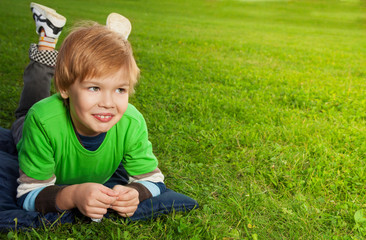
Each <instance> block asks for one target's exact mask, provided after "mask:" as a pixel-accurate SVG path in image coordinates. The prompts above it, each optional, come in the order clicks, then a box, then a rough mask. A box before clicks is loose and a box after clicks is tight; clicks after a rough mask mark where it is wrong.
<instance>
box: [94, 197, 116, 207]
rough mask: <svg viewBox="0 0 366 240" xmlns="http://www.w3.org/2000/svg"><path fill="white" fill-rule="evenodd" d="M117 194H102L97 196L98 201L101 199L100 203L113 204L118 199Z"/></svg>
mask: <svg viewBox="0 0 366 240" xmlns="http://www.w3.org/2000/svg"><path fill="white" fill-rule="evenodd" d="M117 198H118V197H117V196H113V197H111V196H109V195H107V194H100V195H99V196H98V197H97V201H99V202H100V203H102V204H104V205H105V206H107V208H108V206H110V205H111V204H113V203H114V202H115V201H116V200H117Z"/></svg>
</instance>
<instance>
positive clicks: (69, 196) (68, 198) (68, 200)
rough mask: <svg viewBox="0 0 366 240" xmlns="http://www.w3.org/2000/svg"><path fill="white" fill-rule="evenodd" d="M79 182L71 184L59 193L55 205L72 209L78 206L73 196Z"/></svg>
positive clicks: (60, 208)
mask: <svg viewBox="0 0 366 240" xmlns="http://www.w3.org/2000/svg"><path fill="white" fill-rule="evenodd" d="M78 185H79V184H75V185H70V186H67V187H65V188H63V189H62V190H60V191H59V192H58V193H57V196H56V201H55V205H56V206H57V208H58V209H59V210H70V209H73V208H76V204H75V202H74V200H73V196H75V194H74V192H75V189H76V188H77V187H78Z"/></svg>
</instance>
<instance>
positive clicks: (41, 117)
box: [17, 94, 158, 184]
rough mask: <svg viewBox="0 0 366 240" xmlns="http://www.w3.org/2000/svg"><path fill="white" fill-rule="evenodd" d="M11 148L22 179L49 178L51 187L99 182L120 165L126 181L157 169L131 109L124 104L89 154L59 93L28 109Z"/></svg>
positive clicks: (143, 130)
mask: <svg viewBox="0 0 366 240" xmlns="http://www.w3.org/2000/svg"><path fill="white" fill-rule="evenodd" d="M17 148H18V155H19V167H20V169H21V170H22V171H23V172H24V173H25V174H26V175H27V176H29V177H31V178H34V179H37V180H46V179H49V178H51V177H52V175H53V174H55V175H56V184H78V183H85V182H95V183H105V182H106V181H107V180H108V179H109V178H110V177H111V176H112V174H113V173H114V172H115V171H116V169H117V167H118V165H119V164H120V162H121V161H122V163H123V166H124V168H125V169H126V171H127V172H128V174H129V175H131V176H134V175H140V174H144V173H148V172H151V171H153V170H154V169H155V168H156V167H157V165H158V161H157V159H156V157H155V156H154V154H153V152H152V146H151V143H150V142H149V140H148V132H147V127H146V123H145V120H144V118H143V116H142V114H141V113H140V112H139V111H138V110H137V109H136V108H135V107H134V106H133V105H131V104H129V105H128V108H127V110H126V112H125V113H124V114H123V117H122V118H121V119H120V121H119V122H118V123H117V124H116V125H114V126H113V127H112V128H111V129H110V130H109V131H108V132H107V134H106V136H105V139H104V141H103V143H102V144H101V145H100V146H99V148H98V149H97V150H95V151H89V150H87V149H85V148H84V147H83V146H82V145H81V144H80V142H79V140H78V138H77V136H76V134H75V132H74V129H73V127H72V123H71V117H70V114H69V110H68V109H67V108H66V107H65V106H64V104H63V101H62V98H61V97H60V95H59V94H55V95H53V96H51V97H48V98H46V99H43V100H41V101H40V102H38V103H36V104H34V105H33V107H32V108H31V109H30V110H29V112H28V114H27V116H26V118H25V121H24V127H23V137H22V139H21V140H20V142H19V143H18V145H17Z"/></svg>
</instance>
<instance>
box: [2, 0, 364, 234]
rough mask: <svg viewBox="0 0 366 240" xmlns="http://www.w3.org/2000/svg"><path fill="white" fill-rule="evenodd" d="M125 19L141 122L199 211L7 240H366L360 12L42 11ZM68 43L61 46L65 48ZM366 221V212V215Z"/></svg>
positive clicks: (147, 4)
mask: <svg viewBox="0 0 366 240" xmlns="http://www.w3.org/2000/svg"><path fill="white" fill-rule="evenodd" d="M29 3H30V2H29V1H23V0H17V1H11V0H2V1H0V20H1V24H0V55H1V57H0V84H1V85H0V89H1V91H0V108H1V111H0V126H2V127H6V128H9V127H10V125H11V123H12V121H13V120H14V117H13V112H14V110H15V108H16V106H17V102H18V99H19V96H20V93H21V89H22V72H23V69H24V68H25V66H26V64H27V62H28V57H27V51H28V47H29V45H30V43H31V42H35V41H37V36H36V34H35V32H34V31H35V30H34V28H35V27H34V23H33V21H32V18H31V12H30V10H29V7H28V6H29ZM39 3H41V4H45V5H47V6H50V7H53V8H55V9H56V10H57V11H58V12H60V13H62V14H63V15H64V16H66V17H67V18H68V24H67V28H66V31H64V33H63V35H62V36H65V35H66V33H67V30H68V28H69V27H70V26H71V25H72V24H73V23H75V22H76V21H78V20H81V19H92V20H95V21H98V22H100V23H104V22H105V19H106V16H107V15H108V13H109V12H112V11H115V12H119V13H122V14H123V15H125V16H126V17H128V18H129V19H130V20H131V22H132V25H133V30H132V34H131V36H130V38H129V39H130V42H131V44H132V46H133V48H134V53H135V56H136V59H137V62H138V65H139V66H140V68H141V79H140V83H139V85H138V87H137V89H136V94H135V95H134V96H133V97H132V98H131V99H130V102H131V103H133V104H134V105H135V106H136V107H137V108H138V109H139V110H140V111H141V112H142V113H143V114H144V116H145V118H146V121H147V124H148V128H149V132H150V140H151V142H152V143H153V146H154V152H155V154H156V156H157V157H158V159H159V163H160V168H161V169H162V170H163V172H164V173H165V175H166V184H167V186H168V187H169V188H172V189H174V190H176V191H179V192H182V193H184V194H187V195H189V196H191V197H193V198H195V199H196V200H197V201H198V202H199V203H200V206H201V208H200V209H199V210H196V211H193V212H191V213H189V214H172V215H169V216H164V217H160V218H158V219H157V220H154V221H147V222H135V223H132V224H130V225H126V224H124V223H123V221H115V222H112V221H110V220H104V221H103V222H102V223H100V224H97V223H91V224H86V223H83V222H81V221H78V222H77V223H76V224H74V225H70V224H65V225H61V226H59V225H57V224H56V225H54V226H52V227H44V228H40V229H33V230H31V231H27V232H24V231H20V232H10V233H9V234H8V235H6V234H2V235H0V238H10V239H17V238H18V239H122V238H123V239H348V238H349V239H351V238H353V239H362V238H364V237H366V219H365V218H364V216H363V213H365V215H366V199H365V198H366V188H365V186H366V174H365V172H366V164H365V160H366V124H365V123H366V97H365V93H366V31H365V29H366V2H365V1H363V0H362V1H357V0H348V1H346V0H345V1H337V0H333V1H321V0H319V1H314V0H304V1H285V0H284V1H254V0H251V1H249V0H248V1H245V0H238V1H235V0H232V1H229V0H223V1H219V0H204V1H195V0H186V1H179V0H177V1H172V0H169V1H168V0H163V1H156V0H155V1H152V0H140V1H132V0H128V1H124V0H119V1H118V0H103V1H100V0H90V1H86V0H82V1H72V0H53V1H51V0H40V2H39ZM61 41H62V38H61V39H60V42H61ZM363 211H365V212H363Z"/></svg>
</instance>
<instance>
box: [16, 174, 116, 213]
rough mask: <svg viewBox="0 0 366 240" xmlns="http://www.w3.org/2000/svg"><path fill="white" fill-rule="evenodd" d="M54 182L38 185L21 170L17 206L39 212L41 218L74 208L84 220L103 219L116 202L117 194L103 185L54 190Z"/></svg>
mask: <svg viewBox="0 0 366 240" xmlns="http://www.w3.org/2000/svg"><path fill="white" fill-rule="evenodd" d="M55 181H56V177H55V176H53V177H51V178H50V179H47V180H42V181H40V180H37V179H34V178H31V177H28V176H27V175H26V174H25V173H24V172H23V171H21V170H20V177H19V178H18V182H19V186H18V189H17V192H18V193H17V198H18V203H19V204H20V205H21V207H22V208H23V209H25V210H27V211H38V212H41V213H43V214H46V213H48V212H57V211H59V212H61V211H64V210H69V209H72V208H75V207H77V208H78V209H79V210H80V212H81V213H83V214H84V215H86V216H89V217H92V218H102V217H103V215H104V214H105V213H106V212H107V209H108V208H109V207H110V205H111V204H113V203H114V202H115V201H116V199H117V193H116V192H115V191H113V190H112V189H110V188H108V187H105V186H103V185H102V184H98V183H83V184H75V185H70V186H57V185H54V183H55ZM61 209H62V210H61Z"/></svg>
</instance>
